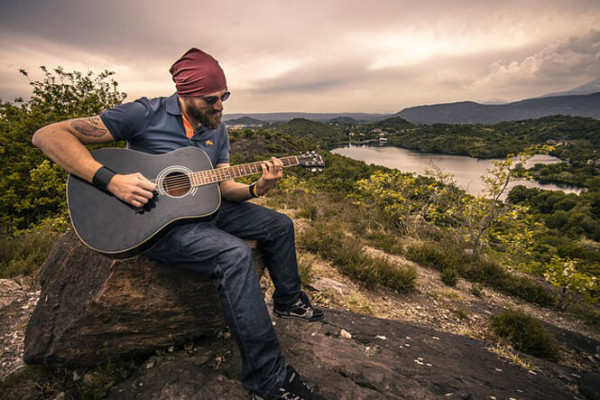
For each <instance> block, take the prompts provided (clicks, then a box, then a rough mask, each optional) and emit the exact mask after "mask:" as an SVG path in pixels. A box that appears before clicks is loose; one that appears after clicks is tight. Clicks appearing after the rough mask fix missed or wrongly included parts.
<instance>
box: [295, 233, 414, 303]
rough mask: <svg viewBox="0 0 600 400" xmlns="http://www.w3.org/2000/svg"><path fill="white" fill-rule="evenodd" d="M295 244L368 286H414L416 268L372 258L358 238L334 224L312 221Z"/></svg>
mask: <svg viewBox="0 0 600 400" xmlns="http://www.w3.org/2000/svg"><path fill="white" fill-rule="evenodd" d="M298 246H299V248H301V249H302V250H304V251H310V252H313V253H316V254H318V255H320V256H321V257H323V258H324V259H327V260H329V261H332V262H333V263H334V264H335V265H336V266H337V267H338V268H339V270H340V271H341V272H342V273H343V274H345V275H347V276H349V277H350V278H351V279H352V280H354V281H356V282H358V283H360V284H362V285H363V286H365V287H367V288H374V287H377V286H378V285H382V286H385V287H388V288H390V289H392V290H396V291H398V292H409V291H412V290H414V289H415V287H416V276H417V274H416V271H415V270H414V268H412V267H400V266H398V265H397V264H395V263H393V262H391V261H390V260H388V259H386V258H379V257H371V256H369V255H368V254H366V253H365V252H364V250H363V243H362V242H361V240H360V239H358V238H356V237H353V236H348V235H346V234H345V233H344V232H343V230H342V226H341V225H339V224H335V223H330V224H315V227H313V228H312V229H308V230H306V231H305V232H303V233H302V234H301V235H299V237H298Z"/></svg>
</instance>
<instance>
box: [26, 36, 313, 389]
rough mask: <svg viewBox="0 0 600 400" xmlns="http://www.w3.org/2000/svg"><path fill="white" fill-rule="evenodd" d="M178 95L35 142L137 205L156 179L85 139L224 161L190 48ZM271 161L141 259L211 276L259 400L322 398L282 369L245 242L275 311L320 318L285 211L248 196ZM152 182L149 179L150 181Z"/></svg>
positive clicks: (209, 98) (223, 87)
mask: <svg viewBox="0 0 600 400" xmlns="http://www.w3.org/2000/svg"><path fill="white" fill-rule="evenodd" d="M170 72H171V74H172V76H173V80H174V82H175V85H176V88H177V93H175V94H173V95H172V96H170V97H161V98H156V99H147V98H141V99H138V100H136V101H134V102H131V103H126V104H122V105H119V106H116V107H113V108H111V109H108V110H106V111H105V112H103V113H102V114H101V115H100V116H93V117H89V118H80V119H73V120H68V121H63V122H58V123H55V124H51V125H48V126H46V127H44V128H42V129H40V130H38V131H37V132H36V133H35V135H34V137H33V144H34V145H36V146H38V147H39V148H41V149H42V150H43V151H44V152H45V153H46V154H47V155H48V156H49V157H50V158H51V159H52V160H54V161H55V162H56V163H57V164H59V165H60V166H61V167H63V168H65V169H66V170H67V171H68V172H69V173H71V174H74V175H77V176H79V177H80V178H82V179H85V180H86V181H88V182H90V183H92V184H94V185H95V186H97V187H99V188H101V189H104V190H108V191H110V192H111V193H112V194H113V195H114V196H116V197H117V198H119V199H121V200H123V201H125V202H127V203H129V204H131V205H133V206H135V207H141V206H143V205H144V204H146V203H147V202H148V201H149V200H150V199H151V198H152V197H153V191H154V189H155V185H154V184H153V183H152V182H151V181H150V180H148V177H145V176H142V175H141V174H139V173H135V174H126V175H122V174H119V173H115V172H113V171H111V170H109V169H108V168H106V167H104V166H102V165H101V164H100V163H99V162H97V161H96V160H94V159H93V158H92V156H91V154H90V153H89V151H88V150H87V149H86V148H85V146H84V145H87V144H96V143H105V142H109V141H114V140H126V141H127V146H128V147H129V148H131V149H134V150H139V151H144V152H147V153H152V154H161V153H166V152H169V151H172V150H175V149H178V148H181V147H186V146H196V147H199V148H201V149H203V150H204V151H205V152H206V153H207V154H208V156H209V158H210V159H211V161H212V164H213V165H215V166H216V167H217V168H219V167H227V166H229V139H228V136H227V131H226V129H225V125H224V124H223V123H222V122H221V117H222V113H223V102H224V101H225V100H227V98H228V97H229V92H228V91H227V83H226V80H225V75H224V73H223V70H222V69H221V67H220V66H219V63H218V62H217V61H216V60H215V59H214V58H213V57H212V56H210V55H208V54H206V53H204V52H202V51H201V50H198V49H196V48H192V49H190V50H189V51H188V52H186V53H185V54H184V55H183V56H182V57H181V58H180V59H179V60H177V61H176V62H175V63H174V64H173V66H172V67H171V69H170ZM282 169H283V166H282V163H281V161H280V160H278V159H277V158H272V159H271V161H267V162H264V163H263V164H262V176H261V177H260V179H259V180H258V181H257V182H255V183H253V184H252V185H245V184H241V183H239V182H235V181H233V180H228V181H224V182H222V183H220V190H221V194H222V198H223V201H222V204H221V207H220V209H219V210H218V212H217V213H216V215H215V216H214V218H213V219H211V220H210V221H200V222H197V221H194V222H190V223H187V224H185V225H182V226H177V227H175V228H172V229H171V230H169V231H168V233H167V234H166V235H165V237H164V238H163V239H161V241H159V242H158V243H157V244H155V245H154V246H153V247H152V248H150V249H149V250H148V251H147V252H146V255H147V256H148V257H149V258H151V259H154V260H157V261H159V262H163V263H165V264H168V265H169V266H173V267H179V268H185V269H188V270H192V271H194V272H196V273H198V274H200V275H202V276H204V277H207V278H210V279H212V280H214V282H215V286H216V287H217V290H218V293H219V299H220V302H221V308H222V309H223V312H224V314H225V318H226V320H227V323H228V325H229V327H230V329H231V332H232V335H233V337H234V338H235V340H236V342H237V344H238V346H239V348H240V352H241V355H242V384H243V385H244V387H245V388H246V389H248V390H250V391H252V392H253V393H255V394H256V395H258V396H260V397H263V398H265V399H273V398H281V399H288V398H294V399H296V398H297V399H323V398H322V397H321V396H319V395H318V394H314V393H312V392H311V391H310V390H309V389H308V388H307V387H306V385H305V384H304V383H303V382H302V380H301V379H300V377H299V376H298V374H297V373H296V372H295V370H294V369H293V368H292V367H290V366H287V367H286V365H285V360H284V358H283V357H282V355H281V349H280V347H279V343H278V340H277V337H276V334H275V331H274V330H273V326H272V322H271V318H270V316H269V313H268V310H267V307H266V304H265V302H264V297H263V294H262V291H261V289H260V286H259V282H258V278H257V275H256V272H255V268H254V263H253V257H252V252H251V250H250V249H249V248H248V247H247V246H246V244H245V243H244V239H253V240H257V241H258V242H259V243H260V246H261V249H262V250H263V253H264V256H265V261H266V265H267V267H268V269H269V273H270V276H271V278H272V279H273V283H274V285H275V292H274V295H273V303H274V313H275V314H276V315H277V316H280V317H284V318H285V317H289V318H299V319H303V320H306V321H311V322H312V321H319V320H321V319H323V312H322V311H321V310H319V309H316V308H314V307H312V306H311V304H310V302H309V300H308V298H307V296H306V294H304V293H303V292H302V291H301V290H300V278H299V275H298V266H297V262H296V250H295V245H294V228H293V225H292V222H291V220H290V219H289V218H288V217H286V216H285V215H283V214H280V213H277V212H275V211H273V210H270V209H267V208H265V207H261V206H258V205H256V204H252V203H250V202H246V200H248V199H250V198H252V197H258V196H261V195H263V194H265V193H266V192H268V191H269V190H270V189H271V188H272V187H273V186H274V185H275V184H276V182H277V181H278V180H279V179H281V177H282ZM150 178H153V177H150Z"/></svg>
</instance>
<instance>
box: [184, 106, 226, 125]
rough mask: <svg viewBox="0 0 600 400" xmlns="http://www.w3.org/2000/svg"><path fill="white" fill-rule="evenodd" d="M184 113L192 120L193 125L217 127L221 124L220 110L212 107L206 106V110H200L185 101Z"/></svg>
mask: <svg viewBox="0 0 600 400" xmlns="http://www.w3.org/2000/svg"><path fill="white" fill-rule="evenodd" d="M184 104H185V113H186V115H187V116H188V117H189V118H190V119H191V120H192V121H191V122H192V123H194V125H195V127H197V126H199V125H202V126H205V127H206V128H208V129H217V128H218V127H219V125H220V124H221V117H222V115H223V113H222V112H221V111H215V110H213V109H212V107H208V108H207V109H206V110H200V109H198V108H196V107H195V106H194V105H193V104H190V103H187V102H185V103H184Z"/></svg>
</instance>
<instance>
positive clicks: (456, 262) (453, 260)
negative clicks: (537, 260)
mask: <svg viewBox="0 0 600 400" xmlns="http://www.w3.org/2000/svg"><path fill="white" fill-rule="evenodd" d="M405 254H406V258H408V259H409V260H411V261H413V262H416V263H418V264H420V265H423V266H426V267H431V268H434V269H437V270H438V271H441V272H442V280H443V281H444V283H446V284H449V283H450V286H452V285H451V283H452V282H453V280H454V278H453V276H452V275H453V273H452V272H448V271H455V272H456V274H457V276H458V275H460V276H462V277H463V278H465V279H467V280H469V281H471V282H475V283H479V284H482V285H485V286H488V287H491V288H493V289H496V290H498V291H500V292H502V293H504V294H508V295H510V296H514V297H517V298H520V299H522V300H525V301H528V302H530V303H534V304H537V305H540V306H542V307H552V306H554V305H555V304H556V295H555V294H554V293H553V292H552V291H551V290H549V289H548V288H546V287H544V286H543V285H541V284H539V283H537V282H535V281H534V280H532V279H530V278H528V277H525V276H519V275H515V274H512V273H510V272H508V271H506V270H505V269H504V268H503V267H502V266H500V265H499V264H497V263H495V262H493V261H490V260H487V259H485V258H484V257H481V256H476V255H469V254H465V253H464V252H462V251H461V249H460V248H458V247H457V246H455V245H453V244H451V243H447V242H441V243H438V242H425V243H419V244H413V245H411V246H409V247H408V248H407V249H406V253H405Z"/></svg>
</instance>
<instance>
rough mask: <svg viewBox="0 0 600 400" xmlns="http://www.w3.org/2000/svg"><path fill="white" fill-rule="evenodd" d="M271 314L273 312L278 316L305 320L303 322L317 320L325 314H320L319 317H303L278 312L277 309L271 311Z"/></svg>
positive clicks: (320, 319)
mask: <svg viewBox="0 0 600 400" xmlns="http://www.w3.org/2000/svg"><path fill="white" fill-rule="evenodd" d="M273 314H275V315H276V316H277V317H279V318H289V319H298V320H300V321H305V322H319V321H322V320H323V319H324V318H325V314H323V315H321V316H320V317H317V318H310V319H306V318H304V317H301V316H296V315H287V314H279V313H278V312H277V311H273Z"/></svg>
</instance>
